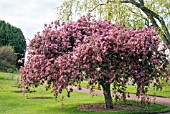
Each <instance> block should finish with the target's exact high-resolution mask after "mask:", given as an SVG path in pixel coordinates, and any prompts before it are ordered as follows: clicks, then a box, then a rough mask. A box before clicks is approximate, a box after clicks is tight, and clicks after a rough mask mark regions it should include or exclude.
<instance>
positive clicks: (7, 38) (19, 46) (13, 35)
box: [0, 20, 26, 68]
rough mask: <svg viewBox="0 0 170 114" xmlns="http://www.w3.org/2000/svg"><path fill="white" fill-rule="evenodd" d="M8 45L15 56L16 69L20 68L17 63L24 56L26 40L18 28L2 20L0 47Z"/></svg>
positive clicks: (19, 64)
mask: <svg viewBox="0 0 170 114" xmlns="http://www.w3.org/2000/svg"><path fill="white" fill-rule="evenodd" d="M7 45H10V46H12V47H13V48H14V52H15V53H16V54H17V60H16V61H15V65H16V67H18V68H19V67H20V66H21V65H23V64H21V63H18V62H17V61H18V60H19V59H21V58H23V57H24V56H25V50H26V40H25V37H24V35H23V33H22V31H21V29H20V28H17V27H14V26H12V25H11V24H9V23H6V22H5V21H3V20H0V46H7Z"/></svg>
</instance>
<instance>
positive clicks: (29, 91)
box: [11, 90, 36, 93]
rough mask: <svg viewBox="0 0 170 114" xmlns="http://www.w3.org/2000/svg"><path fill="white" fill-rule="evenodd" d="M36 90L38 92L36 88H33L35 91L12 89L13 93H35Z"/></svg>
mask: <svg viewBox="0 0 170 114" xmlns="http://www.w3.org/2000/svg"><path fill="white" fill-rule="evenodd" d="M34 92H36V91H35V90H33V91H22V90H20V91H11V93H34Z"/></svg>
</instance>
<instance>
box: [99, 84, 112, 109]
mask: <svg viewBox="0 0 170 114" xmlns="http://www.w3.org/2000/svg"><path fill="white" fill-rule="evenodd" d="M102 87H103V94H104V98H105V103H106V108H107V109H113V102H112V97H111V93H110V84H105V85H102Z"/></svg>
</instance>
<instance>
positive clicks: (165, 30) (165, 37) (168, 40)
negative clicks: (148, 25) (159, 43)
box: [120, 0, 170, 46]
mask: <svg viewBox="0 0 170 114" xmlns="http://www.w3.org/2000/svg"><path fill="white" fill-rule="evenodd" d="M140 1H141V0H140ZM120 2H121V3H131V4H133V5H135V6H136V7H138V8H139V9H141V10H142V11H143V12H144V13H145V14H146V15H147V16H148V18H149V19H150V20H151V22H152V24H153V26H155V27H158V28H159V29H160V30H161V34H162V35H163V40H164V41H165V43H166V44H167V46H169V45H170V33H169V31H168V28H167V26H166V24H165V21H164V19H163V18H162V17H161V16H160V15H158V14H156V13H155V12H153V11H152V10H150V9H148V8H147V7H145V6H143V5H141V3H138V2H136V1H135V0H120ZM154 18H156V19H157V20H158V21H159V22H160V24H161V27H159V26H158V24H157V23H156V21H155V19H154Z"/></svg>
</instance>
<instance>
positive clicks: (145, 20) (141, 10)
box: [57, 0, 170, 46]
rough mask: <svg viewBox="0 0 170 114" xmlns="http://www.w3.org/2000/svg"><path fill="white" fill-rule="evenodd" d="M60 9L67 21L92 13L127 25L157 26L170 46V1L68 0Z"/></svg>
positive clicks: (134, 26)
mask: <svg viewBox="0 0 170 114" xmlns="http://www.w3.org/2000/svg"><path fill="white" fill-rule="evenodd" d="M57 9H58V16H60V19H64V20H65V21H67V20H71V19H73V18H74V19H75V17H76V16H81V15H84V14H89V13H91V14H93V15H96V16H97V17H98V18H99V19H109V20H112V21H114V22H116V23H120V22H123V23H124V24H125V26H127V27H133V28H137V27H143V26H144V25H149V26H154V27H157V28H158V30H159V33H160V35H161V38H162V39H163V41H164V42H165V43H166V45H167V46H170V32H169V30H168V28H169V27H170V24H169V23H170V20H169V18H170V13H169V12H170V1H169V0H156V1H155V0H65V1H64V2H63V4H62V5H61V6H59V7H58V8H57Z"/></svg>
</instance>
